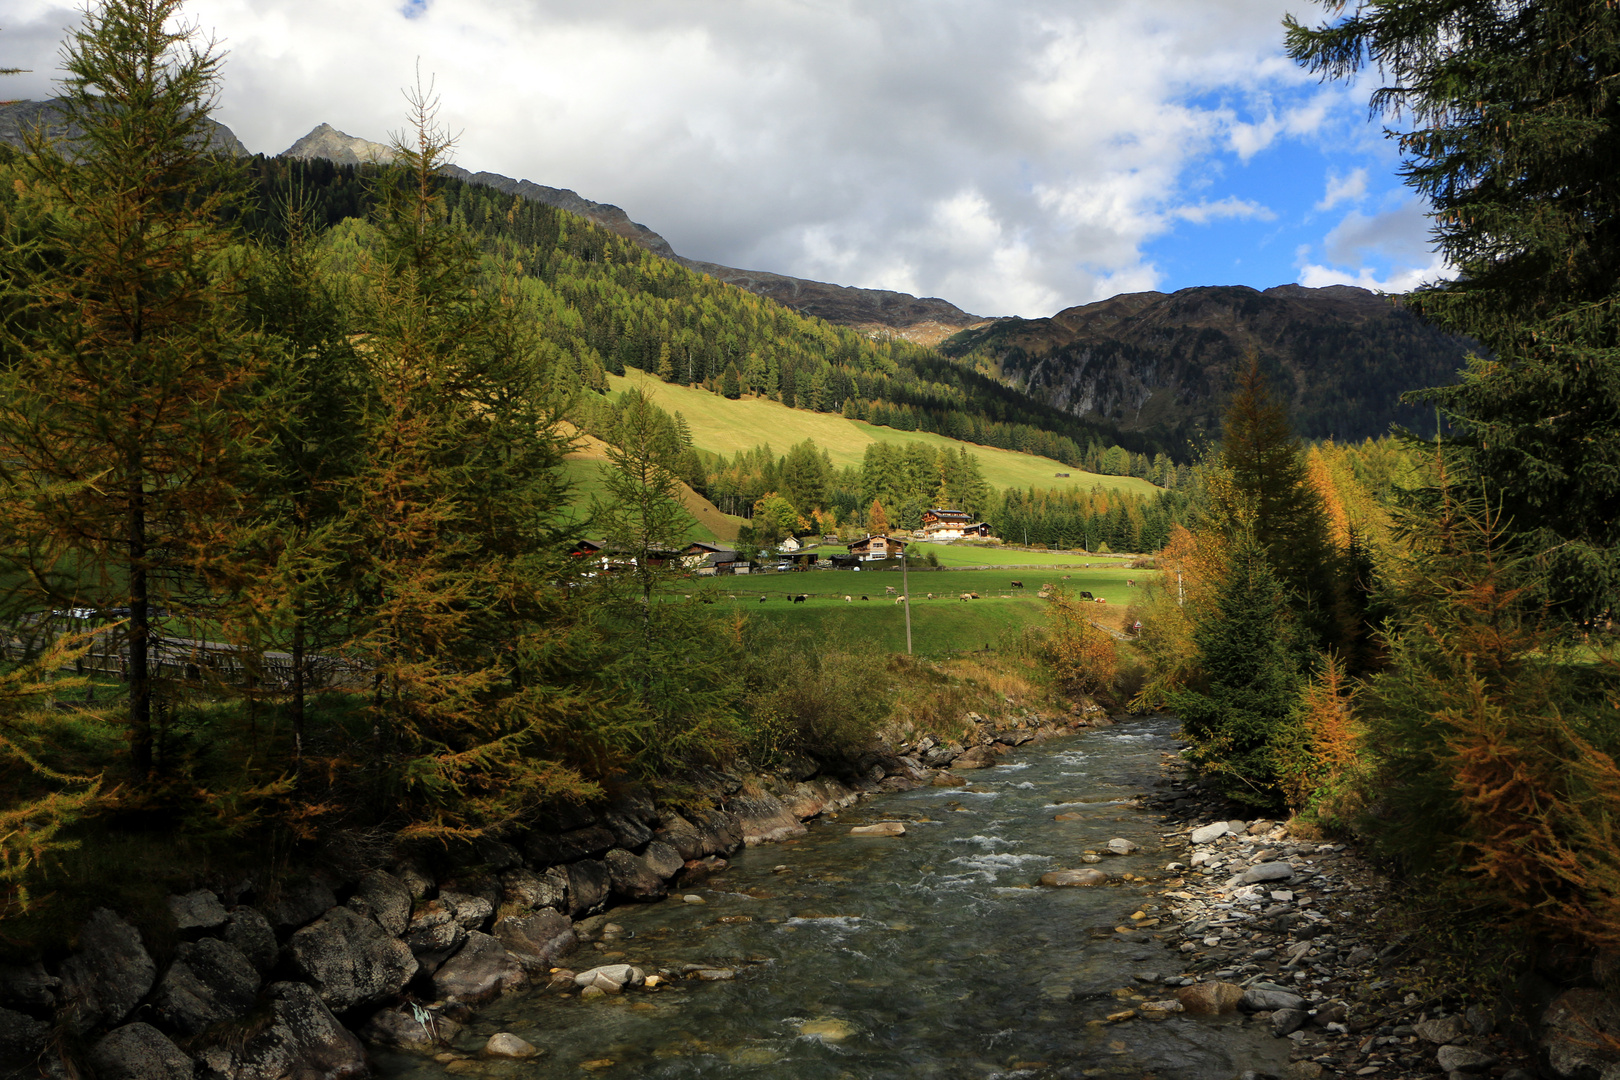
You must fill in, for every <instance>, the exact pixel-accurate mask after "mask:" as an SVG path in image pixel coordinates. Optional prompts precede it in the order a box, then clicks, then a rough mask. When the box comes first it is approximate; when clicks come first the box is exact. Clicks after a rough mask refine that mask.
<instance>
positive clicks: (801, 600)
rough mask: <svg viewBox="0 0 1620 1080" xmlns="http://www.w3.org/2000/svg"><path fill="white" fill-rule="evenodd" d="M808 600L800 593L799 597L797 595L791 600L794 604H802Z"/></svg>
mask: <svg viewBox="0 0 1620 1080" xmlns="http://www.w3.org/2000/svg"><path fill="white" fill-rule="evenodd" d="M808 599H810V598H809V597H808V596H806V595H805V594H804V593H800V594H799V595H797V596H795V597H794V598H793V602H794V603H795V604H802V603H804V602H805V601H806V600H808Z"/></svg>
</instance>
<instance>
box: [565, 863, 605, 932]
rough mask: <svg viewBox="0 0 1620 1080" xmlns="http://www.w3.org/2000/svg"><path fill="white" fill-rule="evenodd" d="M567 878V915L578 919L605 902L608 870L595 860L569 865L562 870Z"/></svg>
mask: <svg viewBox="0 0 1620 1080" xmlns="http://www.w3.org/2000/svg"><path fill="white" fill-rule="evenodd" d="M562 870H563V874H564V875H565V876H566V877H567V878H568V914H570V915H572V916H573V917H574V918H578V917H579V916H580V915H581V914H583V913H585V912H590V911H595V910H596V909H597V908H599V907H601V906H602V905H603V904H604V903H606V902H607V898H608V884H609V879H608V868H607V865H606V864H604V863H600V862H597V861H596V860H595V859H584V860H582V861H580V862H576V863H569V864H568V865H567V866H565V867H563V868H562Z"/></svg>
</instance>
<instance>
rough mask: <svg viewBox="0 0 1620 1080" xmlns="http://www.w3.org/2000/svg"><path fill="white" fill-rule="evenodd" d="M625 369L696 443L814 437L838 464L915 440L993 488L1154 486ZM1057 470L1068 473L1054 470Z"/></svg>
mask: <svg viewBox="0 0 1620 1080" xmlns="http://www.w3.org/2000/svg"><path fill="white" fill-rule="evenodd" d="M629 371H630V374H629V375H627V376H619V375H610V376H608V382H609V384H610V385H611V386H612V389H613V390H614V392H618V391H622V390H627V389H629V388H631V387H636V388H638V389H640V390H641V391H642V392H643V393H645V394H646V395H647V396H648V397H650V398H652V400H653V401H655V402H657V403H658V406H659V407H660V408H662V409H665V410H668V411H669V412H679V413H680V414H681V415H682V416H684V417H685V418H686V422H687V424H688V425H689V426H690V428H691V430H692V440H693V442H694V444H695V445H696V446H697V447H698V449H700V450H707V451H710V452H712V453H716V454H725V455H727V456H728V457H729V456H731V455H733V454H736V453H737V452H738V451H740V450H752V449H753V448H754V447H756V446H763V445H765V444H767V443H768V444H770V447H771V449H772V450H774V451H776V452H777V453H784V452H786V451H787V449H788V447H790V446H792V445H793V444H795V443H799V442H803V441H804V440H805V439H813V440H815V443H816V445H817V446H818V447H821V448H822V449H824V450H826V451H827V456H828V457H829V458H831V459H832V463H833V465H834V466H836V467H839V468H842V467H843V466H845V465H859V464H861V462H862V460H863V459H864V457H865V455H866V448H867V447H868V446H869V445H871V444H872V443H877V442H884V443H899V444H904V443H908V442H920V443H926V444H927V445H929V446H931V447H934V448H936V449H937V448H939V447H949V448H950V449H952V450H955V449H957V448H958V447H963V446H965V447H967V449H968V450H969V451H970V452H971V453H973V454H976V455H977V456H978V458H979V468H980V471H981V473H982V474H983V476H984V479H985V480H986V481H987V482H988V483H989V484H990V485H991V486H993V487H996V488H999V489H1006V488H1012V487H1016V488H1030V487H1035V488H1052V489H1057V490H1076V491H1090V490H1091V489H1092V488H1093V487H1097V486H1099V485H1100V486H1101V487H1103V488H1104V489H1105V490H1110V491H1128V492H1132V493H1135V494H1139V495H1149V494H1152V493H1153V492H1155V491H1158V490H1159V489H1158V488H1157V487H1155V486H1154V485H1153V484H1150V483H1149V482H1148V481H1146V480H1142V479H1139V478H1137V477H1134V476H1104V475H1101V474H1099V473H1088V472H1083V471H1081V470H1080V469H1077V468H1075V467H1073V466H1070V465H1065V464H1063V463H1062V462H1061V461H1054V460H1052V459H1051V458H1044V457H1036V456H1034V455H1032V454H1020V453H1018V452H1016V451H1013V450H1001V449H998V448H996V447H994V446H981V445H979V444H977V443H964V442H961V441H959V440H956V439H948V438H946V437H945V436H943V435H935V434H933V433H932V432H927V431H896V430H895V429H893V428H886V427H876V426H874V425H872V424H868V423H864V422H862V421H859V420H846V419H845V418H844V417H842V416H840V415H838V414H837V413H817V412H807V411H805V410H803V409H790V408H788V407H787V406H786V405H783V404H782V403H780V402H777V401H770V400H768V399H765V398H741V399H739V400H737V401H730V400H728V399H726V398H723V397H721V396H719V395H718V394H711V393H710V392H709V391H707V390H703V389H699V388H696V387H690V386H680V385H677V384H675V383H666V382H663V381H661V380H659V379H656V378H653V377H652V376H650V375H647V374H646V373H644V372H640V371H636V370H635V369H633V368H632V369H629ZM1060 473H1062V474H1067V475H1065V476H1060V475H1058V474H1060Z"/></svg>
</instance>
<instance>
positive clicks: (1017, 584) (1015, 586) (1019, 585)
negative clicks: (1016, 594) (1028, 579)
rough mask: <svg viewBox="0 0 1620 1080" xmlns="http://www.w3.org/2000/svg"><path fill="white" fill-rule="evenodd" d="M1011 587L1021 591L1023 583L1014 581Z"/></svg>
mask: <svg viewBox="0 0 1620 1080" xmlns="http://www.w3.org/2000/svg"><path fill="white" fill-rule="evenodd" d="M1012 587H1013V588H1015V589H1022V588H1023V587H1024V583H1023V582H1022V581H1015V582H1013V583H1012Z"/></svg>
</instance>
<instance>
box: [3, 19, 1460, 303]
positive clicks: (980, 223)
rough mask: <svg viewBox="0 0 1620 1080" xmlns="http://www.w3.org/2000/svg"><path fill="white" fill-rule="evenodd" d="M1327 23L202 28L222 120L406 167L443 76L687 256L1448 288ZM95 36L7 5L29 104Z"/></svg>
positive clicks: (1013, 275) (467, 141)
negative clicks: (1338, 73) (1336, 72)
mask: <svg viewBox="0 0 1620 1080" xmlns="http://www.w3.org/2000/svg"><path fill="white" fill-rule="evenodd" d="M1289 11H1292V12H1294V13H1295V14H1296V16H1298V17H1299V18H1300V19H1301V21H1305V22H1317V21H1320V19H1321V18H1322V9H1321V7H1320V6H1319V5H1318V4H1317V3H1314V2H1311V0H192V2H190V3H188V4H187V6H186V7H185V9H184V12H185V15H186V17H187V18H188V19H189V20H191V21H193V22H195V23H196V24H197V25H198V26H199V27H200V28H201V29H202V30H203V31H204V32H205V33H207V34H211V35H212V37H213V38H214V39H216V40H217V41H218V43H219V46H220V47H221V48H222V49H223V50H225V52H226V54H227V57H226V62H225V65H224V68H223V72H224V79H223V84H222V86H221V87H220V93H219V98H218V104H217V108H216V111H215V114H214V115H215V117H216V118H217V119H218V120H220V121H221V122H223V123H225V124H227V125H228V126H229V127H230V128H231V129H232V130H233V131H234V132H235V133H236V135H237V137H238V138H240V139H241V140H242V142H243V143H244V144H246V146H247V147H248V149H249V150H252V151H262V152H265V153H272V154H273V153H279V152H280V151H282V150H285V149H286V148H287V147H288V146H290V145H291V144H292V143H293V142H294V141H295V140H296V139H298V138H299V137H300V136H302V135H304V134H305V133H307V132H308V131H309V130H310V129H311V128H313V127H314V126H315V125H316V124H319V123H322V122H326V123H330V124H332V125H333V126H334V127H336V128H338V129H340V130H342V131H345V132H347V133H349V134H351V135H358V136H361V137H364V138H368V139H375V140H379V141H386V139H387V137H388V136H389V135H390V134H392V133H398V132H399V131H400V129H401V126H402V124H403V122H404V120H405V116H406V102H405V99H404V96H403V91H404V89H405V88H407V87H408V86H410V85H412V84H413V83H414V82H415V80H416V77H417V72H418V71H420V72H421V74H422V76H423V77H424V79H425V80H426V79H431V80H432V85H433V88H434V90H435V92H436V93H437V94H438V96H439V98H440V100H441V111H440V114H439V115H440V119H441V121H442V122H443V124H444V126H445V127H446V128H447V129H448V130H449V131H450V132H451V133H452V134H454V135H456V136H457V144H456V149H455V160H456V163H457V164H459V165H462V166H463V167H465V168H468V169H471V170H473V171H475V172H476V171H480V170H487V171H490V172H496V173H502V174H505V175H508V176H513V177H517V178H520V179H528V180H532V181H534V182H536V183H539V184H545V185H549V186H552V187H560V188H572V189H573V190H575V191H577V192H579V193H580V194H581V195H583V196H584V197H586V198H588V199H593V200H595V201H597V202H605V203H614V204H617V205H619V206H622V207H623V208H624V209H625V210H626V211H627V212H628V213H629V214H630V216H631V218H632V219H634V220H636V221H638V222H641V223H642V224H645V225H647V226H648V227H650V228H652V229H653V230H655V231H656V232H658V233H660V234H662V235H663V236H664V237H665V238H666V239H667V240H669V242H670V243H671V244H672V245H673V246H674V248H675V250H676V251H677V252H679V253H680V254H682V255H686V256H688V257H691V258H696V259H703V260H707V261H710V262H717V263H721V264H724V265H728V266H735V267H742V268H745V269H751V270H769V271H774V272H776V273H781V274H789V275H793V276H796V277H804V278H812V279H815V280H820V281H831V282H836V283H838V284H841V285H857V286H862V287H867V288H882V289H895V290H898V291H901V292H908V293H912V294H915V295H919V296H939V297H943V298H944V299H946V300H949V301H951V302H952V303H954V304H956V305H957V306H958V307H960V308H962V309H964V310H966V311H969V312H972V313H974V314H978V315H1022V316H1025V317H1037V316H1043V315H1050V314H1052V313H1054V312H1056V311H1058V310H1061V309H1063V308H1066V307H1070V306H1072V305H1076V304H1084V303H1090V302H1092V301H1095V300H1101V299H1105V298H1107V297H1109V296H1113V295H1116V294H1118V293H1122V292H1140V291H1144V290H1158V291H1163V292H1170V291H1174V290H1176V289H1181V288H1187V287H1190V286H1195V285H1229V284H1238V285H1250V286H1253V287H1255V288H1267V287H1269V286H1273V285H1281V284H1286V283H1290V282H1295V283H1299V284H1302V285H1307V286H1311V287H1319V286H1323V285H1332V284H1352V285H1361V286H1364V287H1366V288H1371V289H1379V290H1383V291H1388V292H1403V291H1405V290H1407V289H1410V288H1411V287H1413V286H1414V285H1416V284H1418V283H1419V282H1422V281H1426V280H1434V279H1436V278H1438V277H1441V276H1444V275H1445V273H1446V267H1445V265H1444V263H1443V261H1442V260H1440V259H1439V258H1438V257H1437V256H1436V255H1435V254H1434V253H1433V251H1432V249H1431V245H1430V242H1429V238H1428V224H1427V221H1426V219H1425V217H1424V210H1425V208H1424V206H1423V204H1422V203H1421V202H1420V201H1419V200H1417V199H1415V198H1414V197H1413V196H1412V195H1411V194H1410V193H1409V191H1408V189H1406V188H1405V187H1404V186H1403V185H1402V183H1401V181H1400V177H1399V173H1398V169H1399V165H1400V161H1399V158H1398V156H1397V154H1396V152H1395V148H1394V146H1393V143H1392V142H1391V141H1390V140H1389V139H1387V138H1386V137H1385V135H1384V132H1383V124H1382V122H1381V121H1380V120H1379V119H1377V118H1370V117H1369V115H1368V111H1367V100H1368V96H1369V94H1370V92H1371V90H1372V89H1373V88H1374V84H1373V83H1371V82H1367V81H1363V82H1361V83H1360V84H1358V85H1346V84H1342V83H1333V84H1322V83H1320V82H1319V81H1318V80H1317V79H1316V78H1315V77H1314V76H1311V75H1309V74H1308V73H1306V72H1304V71H1302V70H1301V69H1299V68H1298V67H1297V66H1295V65H1294V64H1293V63H1292V62H1291V61H1290V60H1289V59H1288V57H1287V56H1286V55H1285V53H1284V52H1283V49H1282V27H1281V22H1282V17H1283V15H1284V14H1285V13H1286V12H1289ZM78 18H79V8H78V7H76V6H73V5H64V4H61V3H55V2H52V0H0V67H23V68H31V69H33V70H32V73H30V74H24V75H20V76H13V77H11V78H9V79H7V80H6V81H5V82H4V83H3V84H0V92H3V93H4V94H5V96H6V97H7V98H20V97H30V98H43V97H49V96H51V95H52V94H53V93H54V91H53V89H52V86H53V83H52V80H53V79H54V78H56V77H58V76H59V75H60V71H59V67H60V61H59V55H60V50H61V42H62V39H63V37H64V36H65V35H64V31H65V30H66V29H67V28H68V27H71V26H73V25H75V24H76V23H77V21H78Z"/></svg>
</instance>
